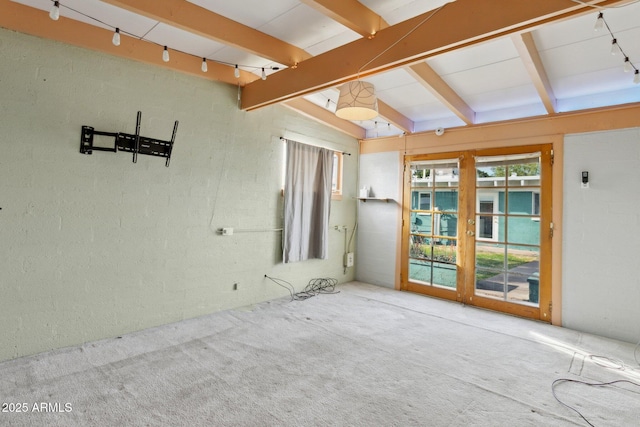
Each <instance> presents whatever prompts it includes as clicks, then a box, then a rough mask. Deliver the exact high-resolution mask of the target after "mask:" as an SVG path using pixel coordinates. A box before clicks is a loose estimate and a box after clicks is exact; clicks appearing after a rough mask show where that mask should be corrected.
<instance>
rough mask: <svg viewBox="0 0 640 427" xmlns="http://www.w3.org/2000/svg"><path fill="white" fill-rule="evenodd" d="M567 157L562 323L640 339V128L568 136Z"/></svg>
mask: <svg viewBox="0 0 640 427" xmlns="http://www.w3.org/2000/svg"><path fill="white" fill-rule="evenodd" d="M564 159H565V161H564V178H563V182H564V185H563V187H564V193H563V194H564V210H563V214H564V218H563V221H562V222H563V233H562V238H563V250H562V260H563V269H562V273H563V277H562V283H563V286H562V319H563V324H564V326H568V327H570V328H574V329H578V330H581V331H586V332H590V333H595V334H598V335H603V336H605V337H611V338H616V339H621V340H624V341H628V342H638V340H640V309H639V307H640V274H639V273H638V264H639V263H638V257H639V255H640V238H638V236H640V191H639V189H640V173H639V171H640V128H634V129H624V130H617V131H610V132H595V133H586V134H577V135H567V136H566V138H565V145H564ZM582 171H588V172H589V188H588V189H583V188H582V185H581V181H582V176H581V172H582Z"/></svg>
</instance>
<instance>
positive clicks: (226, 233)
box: [222, 227, 233, 236]
mask: <svg viewBox="0 0 640 427" xmlns="http://www.w3.org/2000/svg"><path fill="white" fill-rule="evenodd" d="M222 235H223V236H232V235H233V228H230V227H225V228H223V229H222Z"/></svg>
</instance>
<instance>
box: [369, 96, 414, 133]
mask: <svg viewBox="0 0 640 427" xmlns="http://www.w3.org/2000/svg"><path fill="white" fill-rule="evenodd" d="M378 114H380V115H381V116H382V117H384V118H385V119H387V120H388V121H389V123H391V124H392V125H394V126H395V127H397V128H398V129H401V130H403V131H405V132H406V133H413V130H414V129H415V124H414V123H413V120H411V119H409V118H408V117H406V116H405V115H404V114H402V113H400V112H398V111H397V110H395V109H393V108H391V107H390V106H389V105H388V104H387V103H385V102H383V101H382V100H381V99H380V98H378ZM374 120H375V119H374Z"/></svg>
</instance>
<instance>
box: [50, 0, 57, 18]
mask: <svg viewBox="0 0 640 427" xmlns="http://www.w3.org/2000/svg"><path fill="white" fill-rule="evenodd" d="M49 18H51V19H53V20H54V21H57V20H58V19H60V2H59V1H54V2H53V6H51V10H50V11H49Z"/></svg>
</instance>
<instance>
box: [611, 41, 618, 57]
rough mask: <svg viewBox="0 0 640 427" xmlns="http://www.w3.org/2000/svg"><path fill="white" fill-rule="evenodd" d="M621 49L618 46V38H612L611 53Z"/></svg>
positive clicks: (613, 53)
mask: <svg viewBox="0 0 640 427" xmlns="http://www.w3.org/2000/svg"><path fill="white" fill-rule="evenodd" d="M619 50H620V48H619V47H618V40H616V39H613V40H611V55H615V54H616V53H618V51H619Z"/></svg>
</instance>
